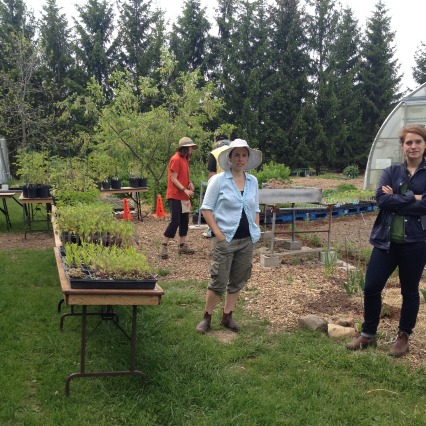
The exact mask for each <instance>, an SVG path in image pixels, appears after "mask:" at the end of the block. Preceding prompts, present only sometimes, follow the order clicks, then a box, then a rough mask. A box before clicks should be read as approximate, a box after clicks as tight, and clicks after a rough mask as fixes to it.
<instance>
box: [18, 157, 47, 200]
mask: <svg viewBox="0 0 426 426" xmlns="http://www.w3.org/2000/svg"><path fill="white" fill-rule="evenodd" d="M15 165H16V166H17V171H16V175H17V176H18V177H19V178H20V179H21V180H23V181H24V182H25V184H24V186H23V195H24V197H25V198H37V197H38V198H40V197H41V198H48V197H49V196H50V193H49V186H48V183H49V173H48V170H49V162H48V153H47V151H40V152H39V151H28V150H26V149H20V150H19V151H18V153H17V155H16V162H15Z"/></svg>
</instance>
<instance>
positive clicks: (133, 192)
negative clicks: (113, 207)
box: [101, 186, 148, 220]
mask: <svg viewBox="0 0 426 426" xmlns="http://www.w3.org/2000/svg"><path fill="white" fill-rule="evenodd" d="M147 191H148V188H147V187H139V188H132V187H130V186H124V187H122V188H120V189H101V193H102V194H129V197H130V198H131V199H132V200H133V201H134V203H135V208H136V213H137V216H138V220H142V202H141V197H140V194H141V192H147Z"/></svg>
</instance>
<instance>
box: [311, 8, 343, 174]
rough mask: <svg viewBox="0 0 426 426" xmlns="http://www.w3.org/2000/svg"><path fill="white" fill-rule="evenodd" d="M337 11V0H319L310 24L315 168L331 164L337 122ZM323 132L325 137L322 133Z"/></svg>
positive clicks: (334, 152) (334, 156) (318, 170)
mask: <svg viewBox="0 0 426 426" xmlns="http://www.w3.org/2000/svg"><path fill="white" fill-rule="evenodd" d="M337 22H338V13H337V10H336V0H318V1H317V2H316V3H315V12H314V15H313V16H312V19H311V24H310V43H311V49H312V57H313V61H312V77H313V88H314V93H313V94H314V99H315V106H316V109H317V116H318V119H319V121H320V123H321V126H322V130H321V132H320V134H319V135H317V137H315V138H314V140H315V141H316V144H314V150H313V151H314V155H315V169H316V173H317V174H319V173H320V170H321V167H322V166H325V165H330V164H333V163H334V162H335V160H336V144H337V141H338V131H339V126H340V124H339V123H338V122H337V121H336V114H337V111H338V101H337V97H336V93H335V91H334V86H335V84H334V83H335V81H334V80H335V75H334V73H333V71H332V60H331V52H332V49H333V45H334V43H335V41H336V34H337V32H336V31H337ZM322 135H324V137H323V136H322Z"/></svg>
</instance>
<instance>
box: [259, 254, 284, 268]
mask: <svg viewBox="0 0 426 426" xmlns="http://www.w3.org/2000/svg"><path fill="white" fill-rule="evenodd" d="M260 264H261V265H262V266H264V267H266V268H271V267H273V266H280V265H281V259H280V257H279V256H277V255H274V254H261V255H260Z"/></svg>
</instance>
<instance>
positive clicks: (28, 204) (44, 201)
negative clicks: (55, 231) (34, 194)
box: [19, 194, 53, 238]
mask: <svg viewBox="0 0 426 426" xmlns="http://www.w3.org/2000/svg"><path fill="white" fill-rule="evenodd" d="M19 201H20V203H21V204H22V206H23V208H24V222H25V223H26V224H27V230H26V231H25V238H27V233H28V232H40V230H36V231H35V230H33V228H32V224H33V223H34V222H45V223H46V226H47V229H46V231H50V222H51V218H50V216H51V213H52V202H53V200H52V197H48V198H26V197H24V194H21V195H20V196H19ZM42 206H44V207H45V210H44V211H43V210H42ZM38 216H39V217H40V219H38V218H37V217H38Z"/></svg>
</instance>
